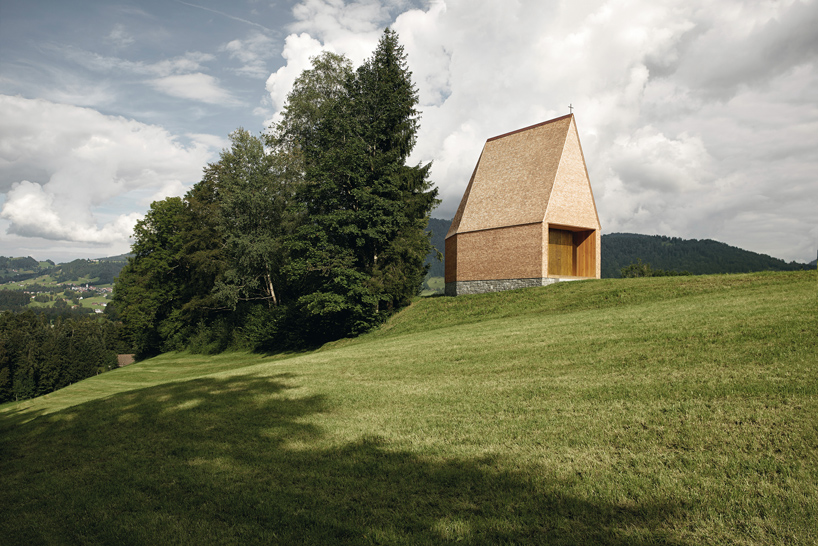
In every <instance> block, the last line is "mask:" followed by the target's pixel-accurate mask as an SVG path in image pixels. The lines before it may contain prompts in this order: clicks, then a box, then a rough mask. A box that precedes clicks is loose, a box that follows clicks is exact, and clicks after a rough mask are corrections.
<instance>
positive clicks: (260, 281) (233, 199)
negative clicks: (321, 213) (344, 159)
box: [206, 129, 297, 309]
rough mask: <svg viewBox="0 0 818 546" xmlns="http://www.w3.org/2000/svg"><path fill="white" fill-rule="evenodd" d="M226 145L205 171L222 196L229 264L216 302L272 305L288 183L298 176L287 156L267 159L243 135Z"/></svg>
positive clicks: (259, 147)
mask: <svg viewBox="0 0 818 546" xmlns="http://www.w3.org/2000/svg"><path fill="white" fill-rule="evenodd" d="M230 139H231V141H232V143H233V145H232V147H231V149H230V150H225V151H223V152H222V154H221V159H220V161H219V162H218V163H216V164H213V165H210V166H209V167H208V169H207V171H206V176H209V177H212V178H213V179H214V180H216V181H217V184H218V186H219V189H220V193H221V198H220V203H219V228H220V231H221V233H222V235H223V237H224V247H225V259H226V260H227V263H228V265H227V267H226V270H225V273H224V276H223V280H221V281H219V282H218V283H217V297H218V298H219V299H220V300H221V301H222V302H223V303H225V304H226V305H228V306H229V307H230V308H232V309H235V307H236V304H237V303H238V302H239V301H264V302H267V303H268V304H269V305H277V304H278V303H279V300H280V296H281V294H280V286H281V284H282V283H283V279H282V275H281V268H282V266H283V264H284V259H285V252H284V246H283V239H284V236H285V235H286V234H287V233H288V230H289V229H290V224H291V222H290V221H289V219H288V214H287V207H288V206H289V205H290V202H291V201H292V194H293V189H294V187H295V183H294V182H293V181H292V180H291V179H296V178H297V173H295V172H293V169H292V167H291V165H290V163H289V162H288V161H287V154H286V153H284V152H283V151H278V152H277V153H268V152H267V151H266V150H265V149H264V144H263V142H262V141H261V139H259V138H257V137H254V136H251V135H250V134H249V133H248V132H247V131H245V130H244V129H238V130H236V131H235V132H233V133H232V134H231V135H230ZM276 287H279V288H278V289H277V288H276ZM277 292H278V293H277Z"/></svg>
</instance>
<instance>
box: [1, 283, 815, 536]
mask: <svg viewBox="0 0 818 546" xmlns="http://www.w3.org/2000/svg"><path fill="white" fill-rule="evenodd" d="M817 289H818V274H816V272H814V271H810V272H793V273H761V274H747V275H729V276H707V277H681V278H679V277H670V278H668V277H665V278H646V279H625V280H602V281H583V282H575V283H563V284H559V285H555V286H551V287H545V288H539V289H530V290H522V291H514V292H506V293H501V294H483V295H478V296H470V297H460V298H454V299H453V298H426V299H423V300H420V301H418V302H417V303H415V304H414V305H413V306H411V307H410V308H409V309H407V310H405V311H404V312H403V313H401V314H399V315H397V316H396V317H394V319H393V320H392V321H390V322H389V323H388V324H386V325H385V326H384V328H382V329H381V330H379V331H377V332H373V333H371V334H369V335H366V336H363V337H361V338H358V339H355V340H343V341H339V342H336V343H334V344H331V345H328V346H325V347H324V348H322V349H321V350H319V351H315V352H311V353H304V354H297V355H279V356H275V357H263V356H258V355H246V354H226V355H220V356H216V357H201V356H191V355H180V354H172V355H165V356H162V357H159V358H156V359H152V360H149V361H146V362H143V363H140V364H136V365H133V366H130V367H128V368H123V369H120V370H117V371H114V372H110V373H107V374H103V375H101V376H98V377H96V378H92V379H90V380H86V381H83V382H81V383H77V384H75V385H72V386H71V387H68V388H66V389H64V390H62V391H59V392H55V393H52V394H50V395H47V396H45V397H42V398H39V399H35V400H31V401H27V402H24V403H18V404H7V405H5V406H0V491H2V494H1V496H0V498H2V501H0V510H2V514H3V518H2V519H0V537H3V543H4V544H63V543H117V544H119V543H126V544H162V543H174V544H201V543H220V544H248V543H264V544H293V543H308V544H330V543H348V544H372V543H380V544H449V543H452V544H453V543H455V542H458V543H465V544H498V543H515V544H589V543H604V544H622V545H624V544H677V545H682V544H702V543H706V544H782V543H788V544H814V543H815V542H816V541H818V532H816V529H818V525H816V522H818V519H817V518H818V516H816V514H818V450H816V447H818V358H816V354H818V313H816V307H817V306H816V304H817V303H818V300H817V299H816V298H817V297H818V296H817V295H816V294H817V292H816V290H817Z"/></svg>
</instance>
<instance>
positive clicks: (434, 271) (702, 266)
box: [426, 218, 816, 278]
mask: <svg viewBox="0 0 818 546" xmlns="http://www.w3.org/2000/svg"><path fill="white" fill-rule="evenodd" d="M451 223H452V221H451V220H440V219H437V218H432V219H431V220H430V221H429V228H428V230H427V231H431V232H432V244H433V245H434V246H435V248H436V249H438V250H439V251H440V253H441V254H443V253H444V251H445V243H444V238H445V237H446V233H447V232H448V231H449V226H450V225H451ZM433 257H434V253H430V254H429V256H427V257H426V263H429V264H431V268H430V269H429V275H428V277H442V276H443V271H444V265H443V262H438V261H437V260H434V259H433ZM637 260H642V262H645V263H649V264H650V265H651V267H652V268H653V269H665V270H676V271H689V272H690V273H692V274H694V275H705V274H713V273H748V272H752V271H795V270H800V269H808V268H810V267H816V262H815V261H813V262H812V263H811V264H802V263H797V262H790V263H787V262H785V261H784V260H779V259H778V258H773V257H771V256H767V255H766V254H758V253H756V252H750V251H749V250H743V249H740V248H737V247H734V246H730V245H727V244H725V243H720V242H718V241H713V240H711V239H702V240H698V239H680V238H679V237H665V236H663V235H639V234H636V233H608V234H604V235H602V277H603V278H618V277H619V276H620V274H619V270H620V269H622V268H623V267H627V266H628V265H630V264H632V263H636V261H637Z"/></svg>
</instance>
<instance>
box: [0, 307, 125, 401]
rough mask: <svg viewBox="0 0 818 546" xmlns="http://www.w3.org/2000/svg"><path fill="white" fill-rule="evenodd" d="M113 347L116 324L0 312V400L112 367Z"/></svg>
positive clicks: (48, 388) (116, 346) (36, 393)
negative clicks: (50, 318)
mask: <svg viewBox="0 0 818 546" xmlns="http://www.w3.org/2000/svg"><path fill="white" fill-rule="evenodd" d="M60 301H61V300H60ZM63 303H64V302H63ZM119 348H120V347H119V344H118V332H117V327H116V325H113V324H111V323H110V322H107V321H103V322H100V321H98V320H93V319H90V318H69V319H61V318H57V319H55V320H53V321H51V320H49V319H47V318H46V317H45V316H44V315H35V314H34V313H31V312H26V313H9V312H5V313H0V403H2V402H7V401H9V400H23V399H27V398H33V397H35V396H40V395H43V394H47V393H50V392H53V391H55V390H57V389H61V388H63V387H65V386H67V385H70V384H72V383H76V382H77V381H80V380H82V379H85V378H86V377H91V376H93V375H96V374H98V373H101V372H104V371H107V370H110V369H113V368H114V367H116V355H117V352H116V350H117V349H119Z"/></svg>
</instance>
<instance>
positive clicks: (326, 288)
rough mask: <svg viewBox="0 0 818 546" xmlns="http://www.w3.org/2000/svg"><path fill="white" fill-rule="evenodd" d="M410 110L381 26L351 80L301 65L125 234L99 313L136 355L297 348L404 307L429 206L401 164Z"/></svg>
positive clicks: (407, 88)
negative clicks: (265, 123) (274, 112)
mask: <svg viewBox="0 0 818 546" xmlns="http://www.w3.org/2000/svg"><path fill="white" fill-rule="evenodd" d="M417 101H418V97H417V90H416V88H415V86H414V84H413V83H412V80H411V73H410V72H409V70H408V68H407V64H406V56H405V54H404V51H403V47H402V46H401V45H400V43H399V41H398V36H397V34H396V33H395V32H394V31H392V30H391V29H386V30H385V31H384V33H383V35H382V37H381V39H380V41H379V43H378V45H377V48H376V49H375V51H374V52H373V54H372V56H371V57H370V58H369V59H367V60H366V61H365V62H364V63H363V64H362V65H361V66H360V67H358V68H357V69H354V68H353V66H352V64H351V63H350V61H349V60H348V59H346V58H345V57H343V56H340V55H336V54H333V53H328V52H325V53H322V54H321V55H319V56H317V57H315V58H313V59H312V66H311V68H310V69H308V70H305V71H304V72H303V73H302V74H301V75H300V76H299V77H298V79H297V80H296V81H295V84H294V86H293V89H292V91H291V92H290V94H289V95H288V98H287V103H286V105H285V107H284V110H283V115H282V118H281V120H280V122H278V123H277V124H275V125H274V126H273V127H272V128H271V130H270V131H269V132H268V133H266V134H264V135H262V136H253V135H251V134H250V133H248V132H247V131H245V130H244V129H238V130H236V131H235V132H233V133H232V134H231V135H230V140H231V147H230V148H229V149H226V150H223V151H222V153H221V156H220V159H219V160H218V161H217V162H215V163H212V164H210V165H208V166H207V167H206V168H205V170H204V175H203V177H202V179H201V181H200V182H198V183H197V184H196V185H194V187H193V188H192V189H191V190H190V191H189V192H188V193H187V194H186V195H185V196H184V198H178V197H173V198H168V199H165V200H163V201H158V202H154V203H153V204H152V205H151V208H150V210H149V211H148V213H147V214H146V216H145V218H144V219H143V220H142V221H140V222H139V223H138V224H137V226H136V228H135V231H134V243H133V246H132V254H133V257H131V258H130V259H129V262H128V265H127V266H126V267H125V268H124V269H123V270H122V271H121V273H120V275H119V278H118V280H117V283H116V285H115V287H114V297H113V308H112V309H111V310H110V312H111V313H113V314H115V315H116V316H117V317H118V318H119V319H121V321H122V323H123V326H124V333H125V335H126V338H127V340H128V341H129V342H130V343H131V344H132V345H133V347H134V348H135V350H136V352H137V353H138V354H139V355H140V356H147V355H151V354H156V353H159V352H162V351H167V350H175V349H182V348H188V349H190V350H192V351H200V352H213V351H218V350H222V349H225V348H228V347H236V348H250V349H258V348H261V349H281V348H288V347H303V346H309V345H313V344H317V343H322V342H324V341H327V340H330V339H337V338H340V337H344V336H350V335H357V334H360V333H362V332H365V331H367V330H369V329H370V328H372V327H374V326H376V325H377V324H379V323H381V322H382V321H383V320H384V319H385V318H386V317H388V316H389V315H390V314H391V313H393V312H394V311H395V310H397V309H399V308H400V307H402V306H404V305H406V304H407V303H408V302H409V301H410V298H411V297H413V296H414V295H415V294H417V292H418V290H419V289H420V286H421V284H422V282H423V278H424V275H425V273H426V269H427V267H426V266H425V265H424V259H425V258H426V255H427V254H428V252H429V251H430V249H431V246H430V242H429V236H428V234H427V233H425V232H424V229H425V228H426V227H427V224H428V221H429V216H430V213H431V210H432V209H433V208H434V207H435V206H436V204H437V203H438V200H437V190H436V189H434V188H433V187H432V184H431V183H430V181H429V168H430V165H429V164H426V165H422V164H418V165H414V166H409V165H407V164H406V161H407V158H408V156H409V154H410V153H411V151H412V149H413V147H414V145H415V142H416V138H417V131H418V127H419V113H418V111H417V110H416V105H417ZM109 307H112V306H111V305H109Z"/></svg>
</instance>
